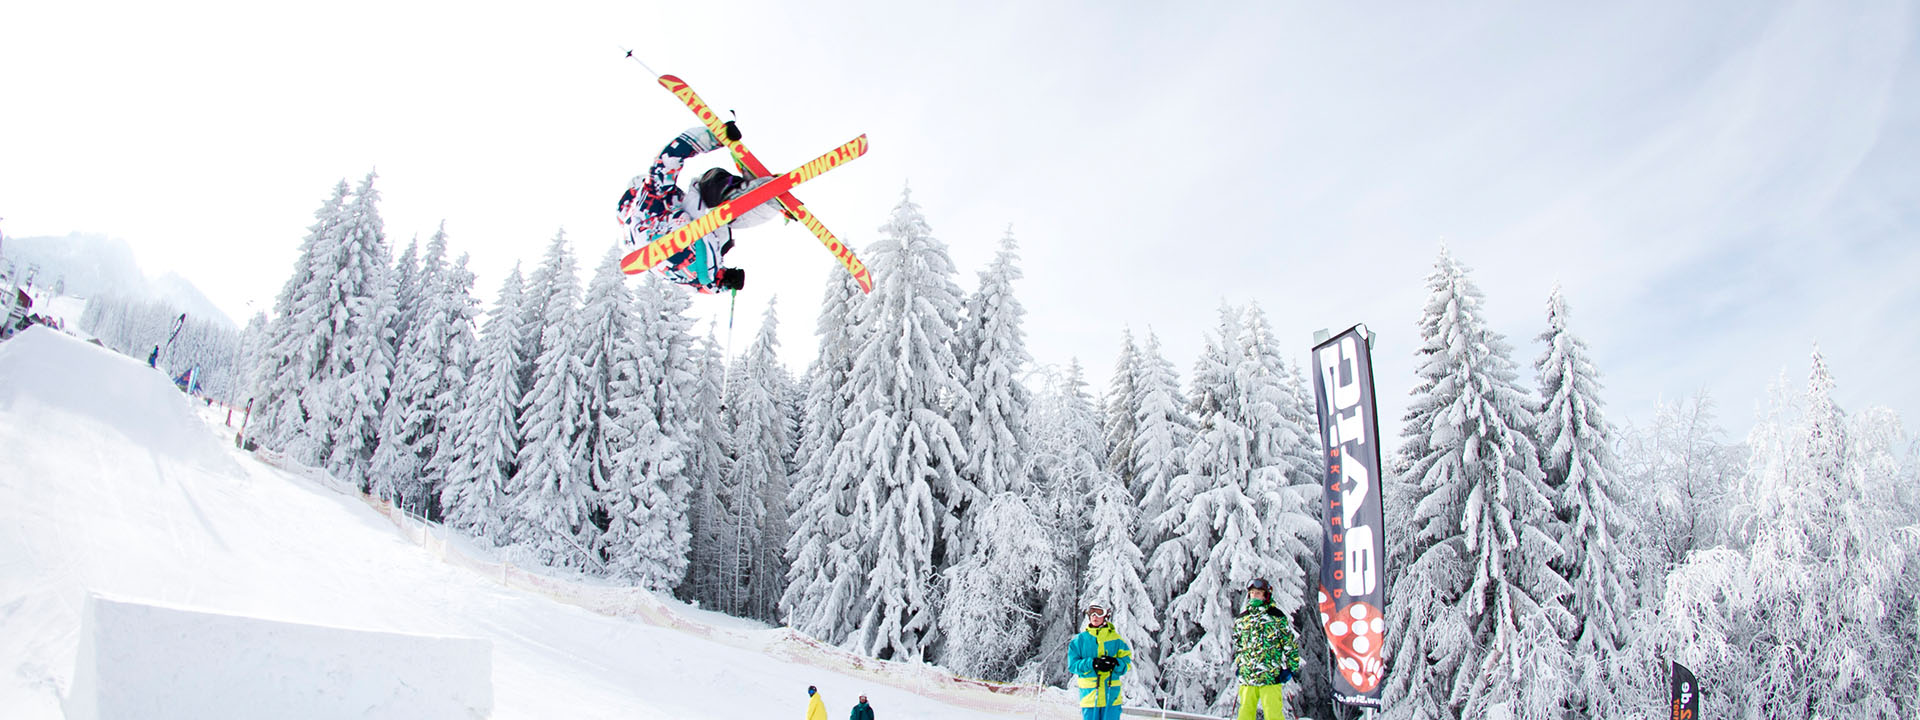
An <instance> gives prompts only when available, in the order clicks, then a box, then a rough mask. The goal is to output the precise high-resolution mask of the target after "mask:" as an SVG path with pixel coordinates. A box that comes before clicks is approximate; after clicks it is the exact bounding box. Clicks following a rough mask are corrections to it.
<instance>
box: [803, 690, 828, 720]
mask: <svg viewBox="0 0 1920 720" xmlns="http://www.w3.org/2000/svg"><path fill="white" fill-rule="evenodd" d="M807 720H827V704H826V703H824V702H821V701H820V688H817V687H814V686H812V685H808V686H807Z"/></svg>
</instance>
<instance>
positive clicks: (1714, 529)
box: [1622, 391, 1746, 606]
mask: <svg viewBox="0 0 1920 720" xmlns="http://www.w3.org/2000/svg"><path fill="white" fill-rule="evenodd" d="M1714 408H1715V404H1714V401H1713V397H1712V396H1711V395H1708V394H1707V393H1706V392H1705V391H1701V392H1697V393H1695V394H1693V395H1692V396H1690V397H1688V398H1686V399H1684V400H1681V401H1678V402H1671V403H1670V402H1665V401H1661V402H1658V403H1656V404H1655V406H1654V411H1653V421H1652V423H1650V424H1649V425H1648V426H1647V428H1646V429H1644V430H1641V431H1638V432H1634V433H1630V434H1629V441H1628V443H1627V449H1626V451H1625V452H1624V453H1622V460H1623V464H1624V465H1626V466H1627V467H1628V469H1627V470H1626V472H1627V473H1629V474H1630V475H1631V476H1632V477H1633V478H1634V484H1635V485H1636V486H1638V487H1641V488H1644V490H1643V491H1642V492H1640V493H1638V494H1636V495H1635V496H1634V497H1633V498H1631V500H1630V502H1631V503H1632V511H1633V512H1634V514H1635V515H1636V516H1638V517H1642V518H1646V526H1647V527H1657V528H1660V531H1659V532H1658V533H1649V537H1647V538H1646V541H1645V542H1644V543H1643V544H1642V545H1641V547H1640V548H1639V549H1640V552H1639V553H1637V555H1639V558H1638V563H1637V564H1638V565H1640V566H1642V567H1645V568H1647V570H1648V572H1645V573H1642V583H1641V587H1640V588H1639V590H1640V599H1639V600H1638V602H1639V603H1640V604H1641V605H1643V606H1651V605H1657V604H1659V602H1660V597H1661V595H1662V594H1664V592H1665V591H1664V587H1663V584H1664V583H1663V582H1662V579H1663V578H1665V577H1666V575H1667V573H1668V572H1671V571H1672V570H1673V568H1675V567H1677V566H1678V565H1679V564H1680V563H1682V562H1684V561H1685V560H1686V558H1687V556H1689V555H1691V554H1692V553H1693V551H1694V550H1696V549H1700V550H1704V549H1707V548H1710V547H1713V546H1716V545H1720V544H1723V543H1724V542H1725V538H1726V532H1727V528H1726V525H1727V523H1726V508H1727V507H1728V506H1729V505H1731V504H1732V502H1731V500H1732V493H1733V492H1734V483H1735V481H1736V480H1737V479H1738V477H1739V475H1740V473H1741V472H1742V471H1743V469H1744V468H1745V465H1746V460H1745V458H1744V457H1743V451H1741V450H1740V449H1739V448H1738V447H1736V446H1733V445H1732V444H1730V443H1728V442H1727V441H1726V431H1725V430H1724V429H1722V428H1721V427H1720V424H1719V420H1718V418H1717V417H1716V414H1715V411H1714Z"/></svg>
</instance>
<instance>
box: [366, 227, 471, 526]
mask: <svg viewBox="0 0 1920 720" xmlns="http://www.w3.org/2000/svg"><path fill="white" fill-rule="evenodd" d="M414 245H415V244H414V243H409V244H408V245H407V253H406V255H405V256H403V257H402V258H401V259H400V262H399V264H398V265H397V266H396V267H395V277H396V278H397V279H400V281H399V282H398V283H397V287H398V289H399V291H400V292H402V293H404V294H403V295H401V296H400V300H399V309H398V311H397V313H396V317H395V319H394V327H395V330H394V335H395V336H396V337H397V342H398V346H397V348H396V353H397V355H396V359H395V363H394V371H393V388H392V392H391V393H390V394H389V395H388V397H387V403H386V407H385V408H384V410H383V411H382V414H381V417H380V444H379V446H378V447H376V448H375V450H374V453H373V464H372V467H371V469H370V471H369V473H368V475H369V478H370V485H371V488H370V489H371V491H372V493H373V494H374V495H376V496H378V497H380V498H382V499H384V500H388V501H390V502H392V503H393V504H395V505H398V506H399V507H400V508H401V509H403V510H405V511H407V512H410V513H413V514H415V515H419V516H422V517H437V516H438V514H439V508H438V504H439V501H438V498H437V497H435V496H436V495H437V494H438V493H437V486H438V485H439V484H441V482H442V481H440V480H433V479H429V478H428V477H427V476H426V469H427V462H428V461H430V460H432V459H433V454H434V452H435V451H436V450H437V449H438V446H439V442H440V434H441V430H440V426H439V424H438V423H439V421H440V416H439V413H438V410H439V408H440V406H441V405H442V404H443V403H444V402H445V399H444V398H445V396H446V394H447V393H448V392H450V391H456V392H457V390H458V388H457V387H447V386H445V385H444V384H443V383H445V382H446V377H445V368H446V362H447V344H448V342H449V340H451V338H450V337H448V333H449V330H450V328H449V326H448V325H447V324H446V323H445V322H444V321H441V322H439V323H437V324H435V323H434V319H433V316H434V314H435V313H437V312H439V306H440V305H442V304H443V303H451V302H452V299H451V298H445V299H443V298H442V297H441V294H443V293H445V294H449V295H450V294H451V293H452V291H453V288H452V287H451V286H449V285H447V284H445V283H443V282H441V281H440V277H441V276H442V275H444V274H445V272H446V270H445V268H446V264H447V261H446V257H447V236H446V232H445V231H444V229H443V230H442V232H439V233H435V234H434V236H433V240H432V241H431V242H430V243H428V245H427V254H426V257H425V258H421V259H416V258H415V257H414V256H415V255H416V253H417V250H416V249H415V247H414Z"/></svg>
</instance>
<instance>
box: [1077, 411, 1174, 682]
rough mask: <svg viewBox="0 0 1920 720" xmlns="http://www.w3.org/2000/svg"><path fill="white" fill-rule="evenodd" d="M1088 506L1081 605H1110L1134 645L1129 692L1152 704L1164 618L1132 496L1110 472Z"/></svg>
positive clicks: (1117, 623)
mask: <svg viewBox="0 0 1920 720" xmlns="http://www.w3.org/2000/svg"><path fill="white" fill-rule="evenodd" d="M1109 417H1111V416H1109ZM1109 457H1111V456H1109ZM1089 503H1090V504H1091V505H1092V506H1093V514H1092V517H1091V522H1090V524H1089V526H1088V528H1087V542H1086V545H1087V548H1088V550H1087V569H1086V575H1085V576H1084V577H1083V579H1082V580H1081V582H1080V588H1081V590H1080V607H1083V608H1084V607H1087V606H1088V605H1089V604H1091V603H1095V602H1099V603H1102V604H1104V605H1106V607H1107V608H1108V611H1109V618H1110V619H1111V622H1113V626H1114V627H1115V628H1119V629H1120V630H1121V631H1122V632H1123V633H1125V634H1126V638H1127V643H1128V644H1129V645H1132V646H1133V660H1132V663H1133V667H1132V669H1130V670H1128V671H1127V675H1126V677H1125V679H1124V680H1123V683H1124V685H1125V688H1124V690H1125V693H1124V694H1125V695H1126V696H1127V697H1131V698H1134V700H1133V702H1135V703H1141V702H1143V701H1145V702H1146V703H1148V704H1151V703H1153V702H1154V699H1155V698H1156V697H1157V696H1158V694H1159V693H1158V689H1159V685H1160V667H1159V664H1158V663H1156V662H1155V661H1154V660H1155V658H1156V657H1157V656H1158V653H1157V652H1156V651H1155V648H1156V647H1157V645H1158V643H1157V642H1155V639H1156V638H1157V637H1158V636H1159V634H1160V618H1159V614H1158V613H1157V612H1155V611H1154V608H1153V599H1152V597H1151V596H1150V595H1149V594H1148V593H1147V583H1146V560H1145V556H1144V555H1142V554H1141V552H1140V547H1139V546H1138V545H1136V544H1135V543H1134V533H1135V529H1136V528H1135V525H1137V524H1138V517H1137V516H1136V515H1135V512H1134V503H1133V495H1132V494H1131V493H1129V492H1127V487H1126V483H1124V482H1121V480H1120V477H1119V476H1118V475H1116V474H1115V473H1114V472H1113V471H1112V469H1111V468H1109V469H1108V470H1107V472H1105V473H1103V474H1102V478H1101V481H1100V483H1099V484H1098V485H1095V486H1094V488H1093V495H1092V497H1091V498H1089Z"/></svg>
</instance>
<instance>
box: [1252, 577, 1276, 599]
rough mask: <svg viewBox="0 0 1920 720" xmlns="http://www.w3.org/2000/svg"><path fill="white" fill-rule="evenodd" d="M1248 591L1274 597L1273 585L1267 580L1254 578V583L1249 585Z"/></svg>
mask: <svg viewBox="0 0 1920 720" xmlns="http://www.w3.org/2000/svg"><path fill="white" fill-rule="evenodd" d="M1247 589H1248V590H1259V591H1260V592H1263V593H1266V594H1267V597H1273V585H1272V584H1271V583H1268V582H1267V579H1266V578H1254V579H1253V582H1251V583H1247Z"/></svg>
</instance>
